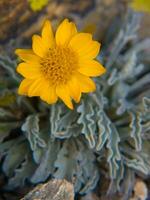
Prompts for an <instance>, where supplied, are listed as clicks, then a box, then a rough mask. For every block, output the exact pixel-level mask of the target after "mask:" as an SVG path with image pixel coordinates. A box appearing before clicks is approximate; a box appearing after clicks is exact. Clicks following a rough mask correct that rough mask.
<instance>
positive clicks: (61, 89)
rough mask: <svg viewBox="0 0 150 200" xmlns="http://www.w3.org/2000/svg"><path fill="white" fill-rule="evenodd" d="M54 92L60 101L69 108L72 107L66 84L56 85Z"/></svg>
mask: <svg viewBox="0 0 150 200" xmlns="http://www.w3.org/2000/svg"><path fill="white" fill-rule="evenodd" d="M56 94H57V95H58V97H60V99H62V101H63V102H64V103H65V104H66V105H67V106H68V107H69V108H70V109H73V105H72V102H71V98H70V93H69V88H68V87H67V86H66V85H62V86H57V87H56Z"/></svg>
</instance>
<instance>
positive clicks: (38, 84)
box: [28, 78, 43, 97]
mask: <svg viewBox="0 0 150 200" xmlns="http://www.w3.org/2000/svg"><path fill="white" fill-rule="evenodd" d="M42 83H43V82H42V79H41V78H39V79H36V80H33V83H32V84H31V85H30V87H29V90H28V96H29V97H35V96H40V94H41V92H42V89H43V84H42Z"/></svg>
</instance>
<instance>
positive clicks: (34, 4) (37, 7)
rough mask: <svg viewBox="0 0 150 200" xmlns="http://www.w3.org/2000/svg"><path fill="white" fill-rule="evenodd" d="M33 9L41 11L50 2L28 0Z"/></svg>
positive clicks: (45, 0) (46, 0)
mask: <svg viewBox="0 0 150 200" xmlns="http://www.w3.org/2000/svg"><path fill="white" fill-rule="evenodd" d="M28 1H29V4H30V7H31V9H32V10H33V11H39V10H41V9H42V8H43V7H44V6H46V5H47V4H48V0H28Z"/></svg>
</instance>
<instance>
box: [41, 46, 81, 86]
mask: <svg viewBox="0 0 150 200" xmlns="http://www.w3.org/2000/svg"><path fill="white" fill-rule="evenodd" d="M77 65H78V59H77V55H76V54H75V52H74V51H73V50H72V49H70V48H68V47H61V46H56V47H54V48H51V49H49V52H48V54H47V55H46V57H45V58H42V59H41V71H42V73H43V75H44V77H45V78H46V79H48V80H49V81H50V82H51V83H52V84H53V85H58V84H65V83H67V81H68V80H70V77H71V76H72V75H73V73H74V72H75V69H76V68H77Z"/></svg>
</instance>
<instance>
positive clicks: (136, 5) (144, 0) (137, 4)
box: [131, 0, 150, 12]
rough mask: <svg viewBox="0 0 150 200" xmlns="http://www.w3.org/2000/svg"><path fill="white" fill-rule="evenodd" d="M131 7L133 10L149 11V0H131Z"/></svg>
mask: <svg viewBox="0 0 150 200" xmlns="http://www.w3.org/2000/svg"><path fill="white" fill-rule="evenodd" d="M131 7H132V8H133V9H134V10H135V11H143V12H150V0H133V1H132V2H131Z"/></svg>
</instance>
